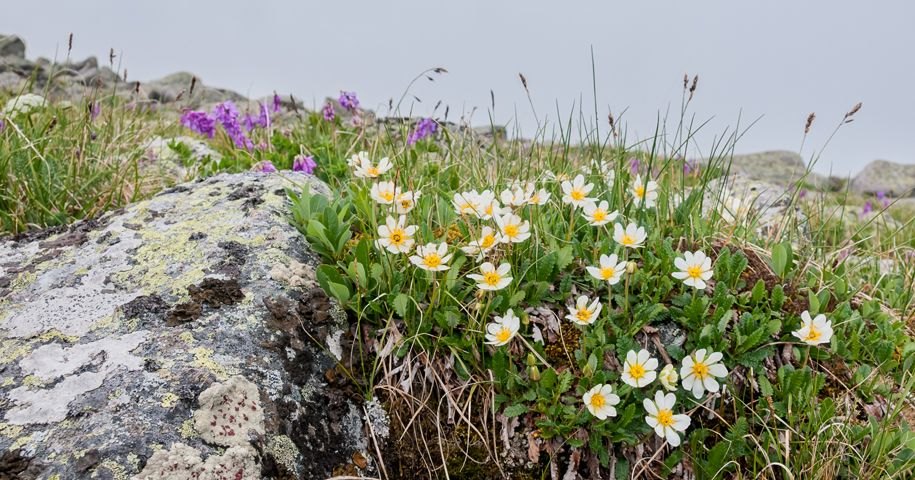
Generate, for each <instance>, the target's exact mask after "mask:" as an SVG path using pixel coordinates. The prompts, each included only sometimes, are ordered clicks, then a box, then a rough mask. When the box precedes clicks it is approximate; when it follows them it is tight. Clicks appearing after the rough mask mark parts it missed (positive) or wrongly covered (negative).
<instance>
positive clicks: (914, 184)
mask: <svg viewBox="0 0 915 480" xmlns="http://www.w3.org/2000/svg"><path fill="white" fill-rule="evenodd" d="M851 189H852V190H854V191H855V192H858V193H864V194H871V195H873V194H877V193H878V192H883V193H885V194H886V195H889V196H891V197H909V196H915V165H902V164H899V163H893V162H888V161H886V160H874V161H873V162H871V163H868V164H867V166H866V167H864V169H863V170H861V172H860V173H858V174H857V175H855V178H853V179H852V181H851Z"/></svg>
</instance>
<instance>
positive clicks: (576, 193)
mask: <svg viewBox="0 0 915 480" xmlns="http://www.w3.org/2000/svg"><path fill="white" fill-rule="evenodd" d="M593 189H594V185H593V184H590V183H588V184H586V183H585V177H584V176H583V175H581V174H579V175H578V176H576V177H575V179H574V180H572V181H571V182H570V181H568V180H566V181H565V182H562V201H563V202H564V203H569V204H572V206H573V207H576V208H577V207H583V206H585V204H588V203H591V202H593V201H594V199H592V198H588V194H589V193H591V190H593Z"/></svg>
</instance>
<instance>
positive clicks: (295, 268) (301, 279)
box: [270, 259, 315, 287]
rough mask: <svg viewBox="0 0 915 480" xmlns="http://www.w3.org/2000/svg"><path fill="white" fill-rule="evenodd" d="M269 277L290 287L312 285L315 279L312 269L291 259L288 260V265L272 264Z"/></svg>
mask: <svg viewBox="0 0 915 480" xmlns="http://www.w3.org/2000/svg"><path fill="white" fill-rule="evenodd" d="M270 277H271V278H273V279H274V280H276V281H277V282H281V283H285V284H287V285H290V286H292V287H305V286H308V285H313V284H314V281H315V275H314V270H312V269H311V268H310V267H309V266H307V265H305V264H302V263H299V262H297V261H295V260H292V259H290V260H289V264H288V265H283V264H276V265H274V266H273V269H271V270H270Z"/></svg>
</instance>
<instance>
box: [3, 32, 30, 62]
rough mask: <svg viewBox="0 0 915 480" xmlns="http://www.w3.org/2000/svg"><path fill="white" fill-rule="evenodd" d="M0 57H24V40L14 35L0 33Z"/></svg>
mask: <svg viewBox="0 0 915 480" xmlns="http://www.w3.org/2000/svg"><path fill="white" fill-rule="evenodd" d="M0 57H18V58H25V42H23V41H22V39H21V38H19V37H17V36H15V35H0Z"/></svg>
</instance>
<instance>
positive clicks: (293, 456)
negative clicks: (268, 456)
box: [267, 435, 299, 472]
mask: <svg viewBox="0 0 915 480" xmlns="http://www.w3.org/2000/svg"><path fill="white" fill-rule="evenodd" d="M267 450H268V451H269V452H270V453H272V454H273V458H275V459H276V461H277V462H279V463H280V464H281V465H283V466H285V467H286V469H287V470H289V471H290V472H294V471H295V467H296V464H298V456H299V449H298V448H297V447H296V446H295V443H293V442H292V439H291V438H289V437H287V436H286V435H276V436H274V437H270V441H269V442H268V444H267Z"/></svg>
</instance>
